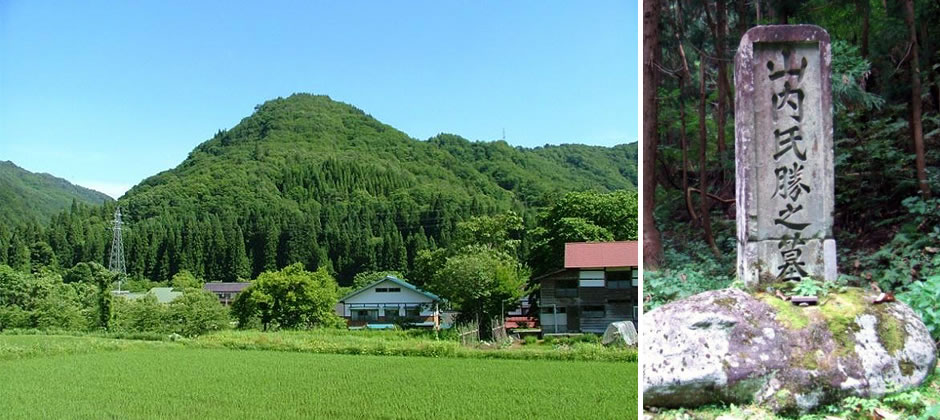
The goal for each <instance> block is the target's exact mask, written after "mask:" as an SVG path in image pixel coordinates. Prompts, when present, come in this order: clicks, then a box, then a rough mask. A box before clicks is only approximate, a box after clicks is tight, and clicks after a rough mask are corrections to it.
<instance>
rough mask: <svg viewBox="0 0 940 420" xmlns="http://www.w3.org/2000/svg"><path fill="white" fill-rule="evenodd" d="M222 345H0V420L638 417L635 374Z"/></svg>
mask: <svg viewBox="0 0 940 420" xmlns="http://www.w3.org/2000/svg"><path fill="white" fill-rule="evenodd" d="M257 336H258V334H255V336H254V338H255V340H256V341H257ZM275 337H276V336H275ZM222 338H224V339H229V340H230V339H231V337H222ZM293 339H294V340H295V341H299V338H297V337H296V336H294V337H293ZM218 341H219V339H218V338H216V339H212V340H208V341H206V342H205V343H199V342H195V343H194V342H190V343H186V342H169V341H139V340H122V339H112V338H103V337H71V336H50V335H0V413H2V416H3V417H4V418H636V416H637V412H636V407H637V403H636V401H637V392H636V390H637V365H636V363H635V362H624V361H597V360H542V359H520V360H516V359H511V358H499V359H491V358H481V357H461V356H456V357H454V356H445V357H425V356H401V355H378V356H377V355H361V354H355V355H353V354H332V353H315V352H309V351H303V349H294V350H292V351H278V350H275V349H278V348H280V349H281V350H283V347H277V346H270V345H269V346H268V347H267V348H269V349H267V350H264V349H262V350H254V349H245V347H246V346H240V347H238V348H230V347H231V346H226V347H217V346H214V345H208V344H206V343H210V344H211V343H217V342H218ZM223 341H224V340H223ZM242 341H244V340H242ZM261 341H265V342H269V341H270V339H265V340H261ZM249 348H250V347H249Z"/></svg>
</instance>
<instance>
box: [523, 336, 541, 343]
mask: <svg viewBox="0 0 940 420" xmlns="http://www.w3.org/2000/svg"><path fill="white" fill-rule="evenodd" d="M538 341H539V339H538V338H535V336H534V335H527V336H525V338H523V339H522V344H525V345H532V344H535V343H537V342H538Z"/></svg>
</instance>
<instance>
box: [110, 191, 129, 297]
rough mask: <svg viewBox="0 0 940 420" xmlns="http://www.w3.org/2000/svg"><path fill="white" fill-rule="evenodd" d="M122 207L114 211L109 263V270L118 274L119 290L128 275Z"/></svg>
mask: <svg viewBox="0 0 940 420" xmlns="http://www.w3.org/2000/svg"><path fill="white" fill-rule="evenodd" d="M123 224H124V222H123V221H121V208H120V207H118V208H117V210H115V211H114V220H113V221H112V222H111V230H112V231H113V232H114V233H113V236H112V238H111V261H110V262H109V263H108V270H111V272H112V273H114V274H117V276H118V282H117V290H118V291H119V292H120V291H121V283H123V282H124V279H125V278H126V277H127V263H126V262H125V261H124V241H123V240H122V238H121V226H122V225H123Z"/></svg>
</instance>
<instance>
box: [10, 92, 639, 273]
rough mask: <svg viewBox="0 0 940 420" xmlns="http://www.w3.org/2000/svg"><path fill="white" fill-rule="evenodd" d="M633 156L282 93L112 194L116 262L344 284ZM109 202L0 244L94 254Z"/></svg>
mask: <svg viewBox="0 0 940 420" xmlns="http://www.w3.org/2000/svg"><path fill="white" fill-rule="evenodd" d="M636 156H637V148H636V144H635V143H634V144H630V145H621V146H617V147H613V148H604V147H592V146H582V145H562V146H545V147H539V148H534V149H527V148H521V147H512V146H509V145H508V144H506V143H505V142H491V143H481V142H470V141H468V140H466V139H463V138H461V137H459V136H455V135H449V134H441V135H438V136H435V137H433V138H431V139H429V140H427V141H419V140H415V139H412V138H410V137H408V136H407V135H406V134H404V133H402V132H400V131H398V130H396V129H394V128H393V127H391V126H388V125H386V124H383V123H381V122H379V121H377V120H375V119H374V118H372V117H371V116H369V115H367V114H365V113H364V112H362V111H361V110H359V109H357V108H355V107H353V106H350V105H347V104H343V103H340V102H336V101H333V100H331V99H330V98H328V97H326V96H314V95H307V94H296V95H292V96H290V97H289V98H286V99H282V98H279V99H275V100H271V101H268V102H266V103H264V104H263V105H260V106H258V107H256V109H255V112H254V114H252V115H251V116H249V117H247V118H245V119H243V120H242V121H241V122H240V123H239V124H238V125H236V126H235V127H233V128H231V129H230V130H221V131H219V132H218V133H217V134H216V135H215V136H214V137H213V138H212V139H210V140H208V141H206V142H204V143H203V144H201V145H199V146H198V147H196V148H195V150H193V151H192V152H191V153H190V155H189V156H188V157H187V159H186V160H185V161H183V162H182V163H181V164H180V165H179V166H177V167H176V168H174V169H171V170H168V171H164V172H162V173H159V174H157V175H154V176H152V177H150V178H148V179H146V180H144V181H143V182H141V183H140V184H138V185H137V186H135V187H133V188H132V189H131V190H130V191H128V192H127V194H126V195H125V196H124V197H122V199H121V200H120V202H119V203H118V204H119V205H120V206H122V208H123V212H124V214H125V221H126V222H127V225H126V233H125V235H124V238H125V249H126V253H127V263H128V271H129V274H130V275H132V276H141V277H146V278H150V279H153V280H165V279H168V278H169V277H170V276H172V275H173V274H174V273H176V272H178V271H179V270H182V269H187V270H189V271H191V272H192V273H194V274H195V275H197V276H200V277H204V278H206V279H207V280H235V279H237V278H249V277H252V278H253V277H254V276H256V275H257V274H259V273H261V272H262V271H265V270H272V269H276V268H279V267H284V266H287V265H290V264H292V263H295V262H301V263H303V264H304V265H305V266H306V267H307V268H309V269H316V267H318V266H321V265H326V266H328V267H329V268H330V269H332V270H334V271H335V272H336V273H337V275H338V278H339V279H340V281H341V282H342V283H344V284H346V283H348V282H349V281H351V278H352V276H353V275H354V274H355V273H357V272H360V271H364V270H379V269H381V270H396V271H403V272H406V271H407V270H408V269H409V268H410V267H411V264H412V262H413V259H414V256H415V254H416V253H417V252H418V251H419V250H421V249H427V248H435V247H437V246H443V245H446V244H448V243H449V242H450V241H451V237H452V234H453V232H454V229H455V226H456V224H457V222H459V221H461V220H465V219H466V218H468V217H470V216H472V215H481V214H494V213H500V212H506V211H509V210H512V211H515V212H517V213H519V214H520V215H522V216H523V217H524V218H525V219H526V220H527V222H528V223H532V220H533V216H534V214H535V212H536V209H537V208H538V207H540V206H543V205H544V204H545V203H547V202H548V201H549V199H550V198H551V197H553V196H557V195H560V194H561V193H564V192H567V191H580V190H594V191H601V192H604V191H612V190H617V189H634V188H635V185H636ZM114 207H115V204H114V203H109V204H106V205H104V206H99V207H90V206H75V207H73V208H72V209H70V210H69V211H68V212H64V213H62V214H60V215H58V216H56V219H55V221H54V222H53V224H52V226H51V227H50V228H49V229H48V230H46V231H43V230H41V229H37V228H32V229H26V228H21V229H19V231H18V239H17V241H18V243H17V244H15V245H12V246H11V240H12V239H13V238H14V236H17V235H13V234H12V233H10V232H7V233H4V232H3V229H2V226H0V249H8V252H7V255H6V256H5V257H6V260H7V261H8V262H9V263H10V264H11V265H14V266H16V265H18V264H19V265H22V264H24V261H21V260H23V257H25V256H26V253H24V252H23V251H22V249H23V247H29V246H30V244H33V243H35V242H47V243H48V244H49V245H50V246H51V248H52V250H53V252H54V253H55V255H56V261H57V263H58V264H59V265H60V266H63V267H70V266H71V265H72V264H75V263H77V262H79V261H100V262H104V261H105V259H106V258H107V255H106V254H107V252H108V251H107V248H108V241H109V236H108V232H107V228H108V225H107V223H108V220H109V219H110V218H111V213H113V211H114ZM16 249H20V251H16ZM15 254H16V255H20V257H18V258H19V260H20V261H17V260H16V258H17V257H15ZM0 258H4V255H0ZM2 262H3V261H0V263H2Z"/></svg>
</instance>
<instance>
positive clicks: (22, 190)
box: [0, 161, 113, 225]
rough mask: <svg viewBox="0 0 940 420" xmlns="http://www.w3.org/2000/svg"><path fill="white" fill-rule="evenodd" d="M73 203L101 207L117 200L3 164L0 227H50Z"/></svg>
mask: <svg viewBox="0 0 940 420" xmlns="http://www.w3.org/2000/svg"><path fill="white" fill-rule="evenodd" d="M72 200H77V201H78V202H81V203H86V204H101V203H104V202H108V201H113V199H112V198H111V197H109V196H107V195H106V194H104V193H101V192H98V191H95V190H92V189H89V188H85V187H81V186H78V185H75V184H72V183H70V182H69V181H67V180H65V179H62V178H58V177H55V176H53V175H50V174H47V173H34V172H30V171H28V170H26V169H23V168H20V167H19V166H16V164H14V163H13V162H10V161H0V223H3V224H7V225H15V224H19V223H24V222H27V221H36V222H40V223H47V222H48V221H49V219H50V218H51V217H52V216H53V215H54V214H56V213H58V212H61V211H62V210H65V209H67V208H68V207H69V206H70V205H71V204H72Z"/></svg>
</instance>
